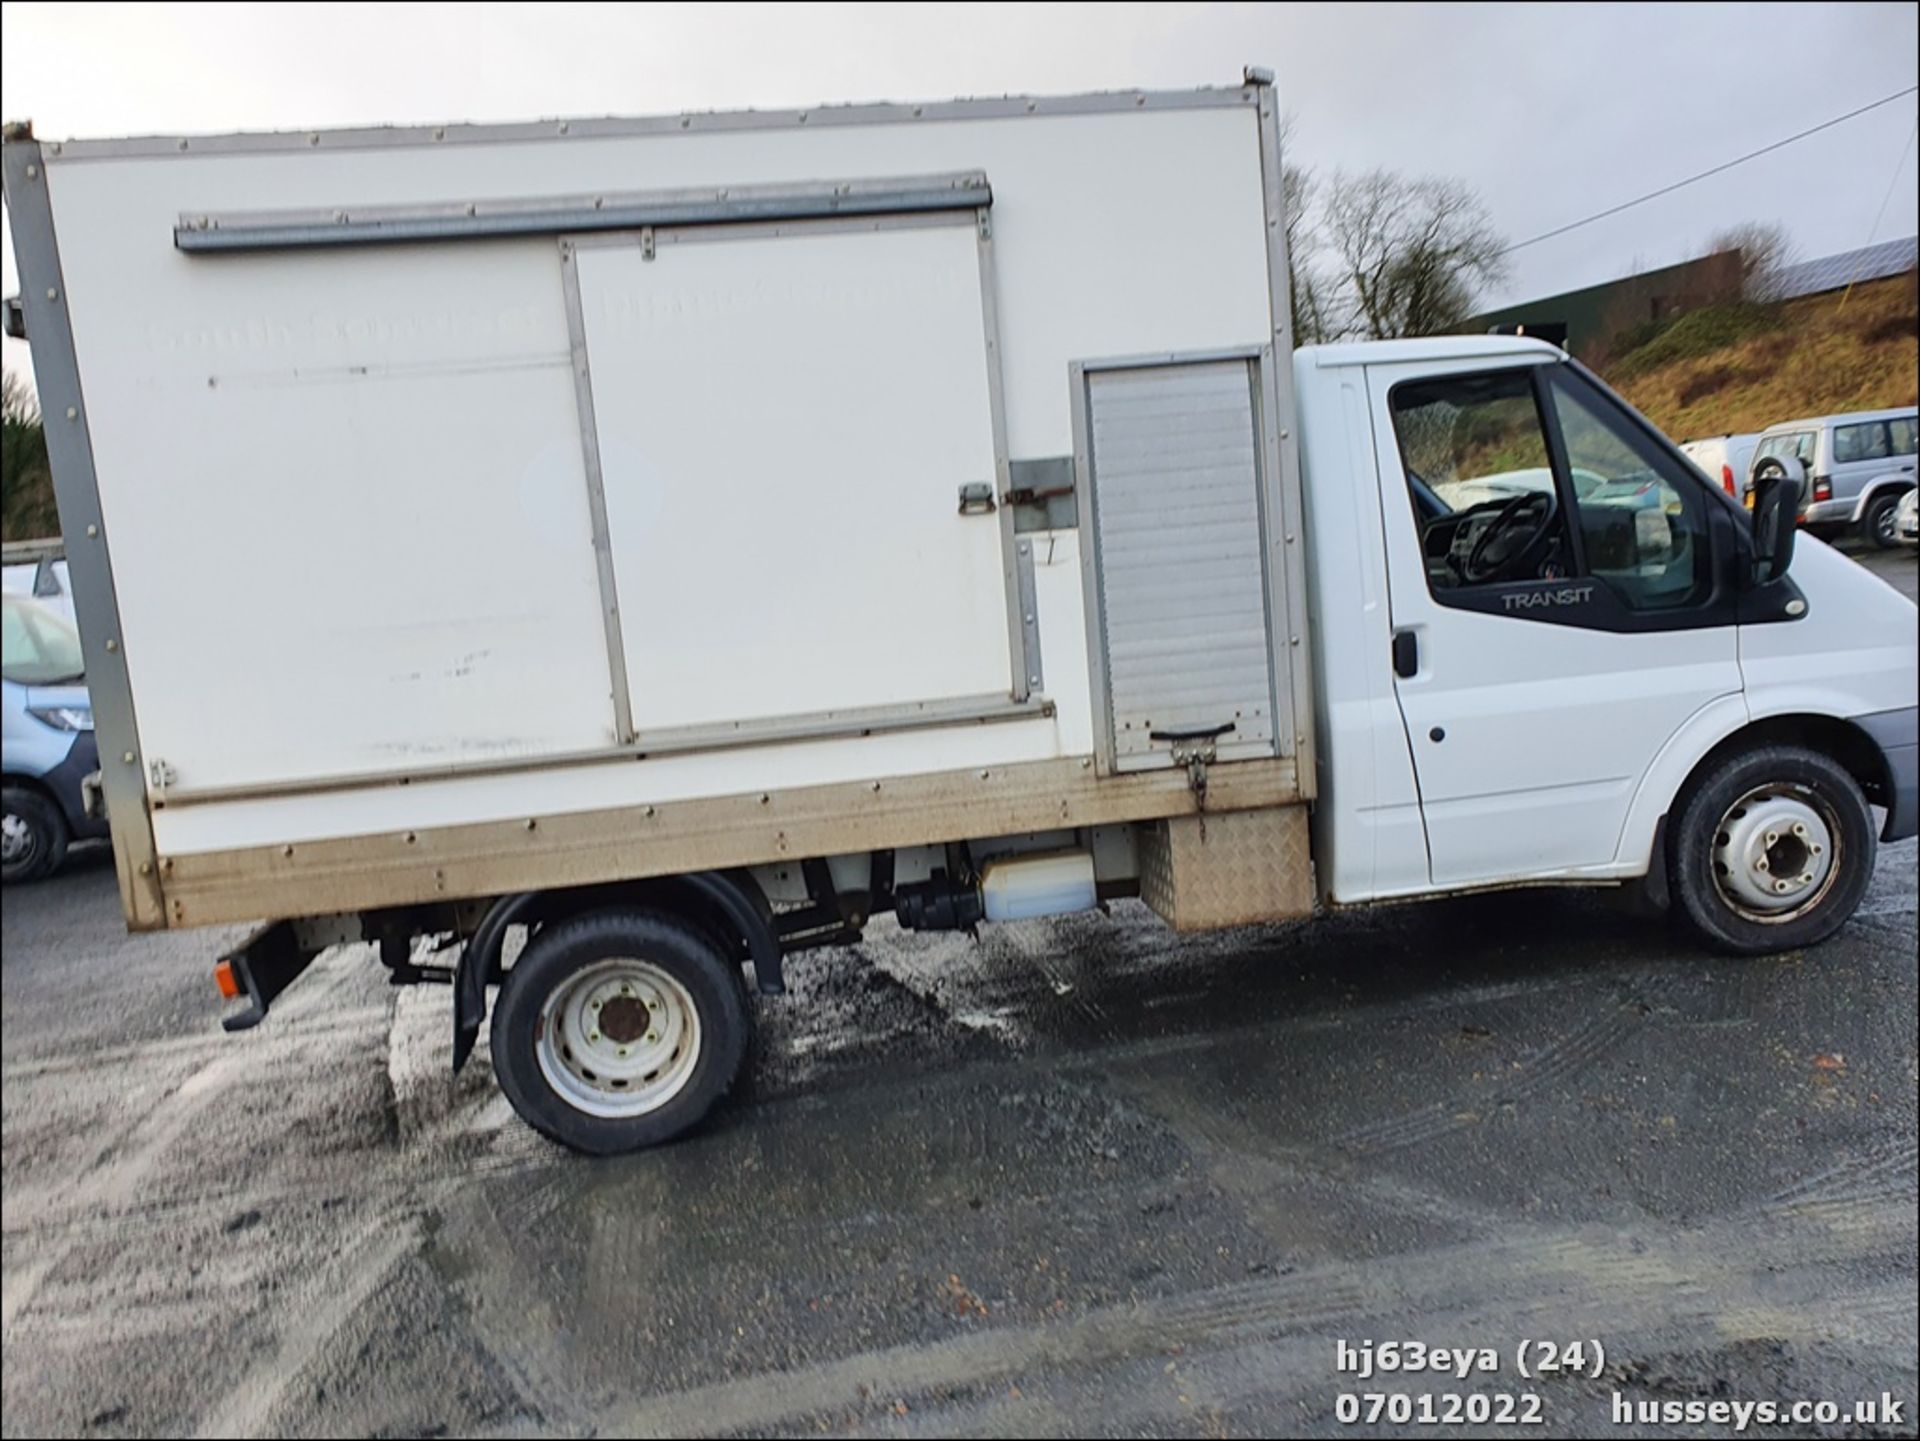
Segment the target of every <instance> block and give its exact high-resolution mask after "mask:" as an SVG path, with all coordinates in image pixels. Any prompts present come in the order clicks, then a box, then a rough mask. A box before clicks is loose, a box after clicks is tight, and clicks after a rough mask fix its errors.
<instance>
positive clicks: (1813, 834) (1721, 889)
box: [1668, 746, 1876, 956]
mask: <svg viewBox="0 0 1920 1441" xmlns="http://www.w3.org/2000/svg"><path fill="white" fill-rule="evenodd" d="M1670 838H1671V843H1670V845H1669V847H1668V866H1669V876H1668V881H1669V885H1670V887H1671V889H1672V892H1673V896H1674V898H1675V899H1676V900H1677V901H1678V902H1679V903H1680V910H1681V913H1682V915H1684V916H1685V918H1686V920H1687V922H1688V923H1689V924H1690V925H1691V926H1692V927H1693V929H1694V930H1696V931H1697V932H1699V933H1700V934H1701V935H1702V936H1703V937H1704V938H1705V939H1707V940H1708V941H1710V942H1712V943H1713V944H1714V945H1716V946H1718V947H1719V948H1720V949H1722V950H1726V951H1731V952H1733V953H1734V954H1736V955H1749V956H1750V955H1764V954H1767V953H1769V952H1773V951H1787V950H1795V949H1797V948H1799V947H1802V946H1811V945H1815V944H1818V943H1819V942H1820V941H1823V940H1825V939H1826V938H1827V937H1828V936H1830V935H1832V934H1833V933H1834V932H1835V931H1837V930H1838V929H1839V928H1840V927H1841V926H1842V925H1844V924H1845V923H1846V920H1847V918H1848V917H1849V916H1851V915H1852V914H1853V912H1854V908H1855V907H1857V906H1858V905H1859V904H1860V898H1861V896H1863V895H1864V894H1866V889H1867V883H1868V882H1869V881H1870V880H1871V879H1872V876H1873V861H1874V854H1875V850H1876V842H1875V837H1874V832H1873V812H1872V811H1871V810H1870V809H1869V808H1868V806H1867V799H1866V797H1865V796H1864V795H1863V794H1862V793H1861V791H1860V787H1859V785H1858V784H1857V783H1856V782H1855V781H1854V779H1853V777H1852V776H1851V775H1849V774H1847V772H1846V770H1845V768H1843V767H1842V766H1841V765H1840V764H1839V763H1838V762H1836V761H1834V760H1833V759H1831V758H1830V757H1828V756H1825V755H1822V754H1820V753H1819V752H1818V751H1811V750H1805V749H1802V748H1801V747H1798V746H1762V747H1758V748H1756V749H1754V750H1750V751H1743V752H1740V753H1738V754H1735V755H1732V756H1729V757H1727V758H1725V759H1724V760H1722V761H1720V762H1719V763H1718V764H1716V765H1715V766H1714V767H1713V768H1712V769H1711V770H1709V771H1707V772H1706V773H1705V774H1703V775H1701V776H1700V777H1699V778H1698V779H1697V780H1696V781H1695V782H1694V783H1693V784H1692V785H1691V786H1690V787H1689V788H1688V791H1687V794H1686V795H1685V796H1684V798H1683V799H1682V801H1681V804H1680V807H1679V810H1678V814H1677V819H1676V822H1675V824H1674V825H1673V827H1672V829H1671V831H1670Z"/></svg>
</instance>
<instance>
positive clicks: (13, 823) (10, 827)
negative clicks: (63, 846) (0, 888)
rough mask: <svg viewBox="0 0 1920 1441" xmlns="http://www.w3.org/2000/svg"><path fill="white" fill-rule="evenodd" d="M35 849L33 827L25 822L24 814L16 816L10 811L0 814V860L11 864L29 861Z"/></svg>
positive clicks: (36, 847)
mask: <svg viewBox="0 0 1920 1441" xmlns="http://www.w3.org/2000/svg"><path fill="white" fill-rule="evenodd" d="M37 849H39V847H38V846H37V844H36V843H35V841H34V836H33V827H32V826H30V825H28V824H27V818H26V817H25V816H17V815H15V814H14V813H13V812H12V811H8V812H7V813H6V815H5V816H0V862H5V863H6V864H7V865H10V866H11V865H14V864H17V863H24V862H26V861H30V860H32V859H33V854H34V852H35V851H36V850H37Z"/></svg>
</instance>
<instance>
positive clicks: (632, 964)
mask: <svg viewBox="0 0 1920 1441" xmlns="http://www.w3.org/2000/svg"><path fill="white" fill-rule="evenodd" d="M747 1029H748V1021H747V1009H746V1002H745V999H744V997H743V995H742V987H741V984H740V978H739V975H738V967H737V965H735V964H734V963H733V962H732V961H730V960H729V959H728V957H727V956H726V955H725V954H724V953H723V952H722V950H721V948H720V947H719V946H718V945H717V944H716V943H715V942H714V941H713V940H712V939H711V938H710V937H708V936H707V935H706V933H705V932H703V931H701V930H700V929H698V928H697V927H695V926H693V925H690V924H688V923H687V922H685V921H681V920H679V919H676V918H675V917H672V916H668V915H663V914H661V913H660V912H657V911H641V910H612V911H595V912H593V913H591V914H588V915H583V916H575V917H572V918H571V919H568V920H563V921H557V922H555V923H554V924H552V925H550V926H543V927H541V928H540V929H539V930H538V931H536V932H535V933H534V935H533V937H532V938H531V939H530V940H529V941H528V942H527V945H526V948H525V949H524V950H523V951H522V952H521V953H520V958H519V960H517V961H516V962H515V963H514V966H513V969H512V970H510V971H508V972H507V978H506V981H505V983H504V984H503V985H502V986H501V988H500V995H499V997H498V998H497V999H496V1000H495V1002H494V1006H493V1027H492V1030H491V1032H490V1033H489V1034H490V1039H491V1047H492V1054H493V1070H494V1074H495V1075H496V1076H497V1077H498V1078H499V1081H500V1088H501V1090H503V1091H505V1092H506V1094H507V1099H508V1100H509V1101H511V1102H512V1103H513V1108H514V1110H516V1111H517V1112H519V1113H520V1118H521V1119H522V1120H524V1121H526V1122H527V1124H528V1125H530V1126H532V1127H533V1128H534V1129H535V1130H537V1131H539V1132H540V1133H541V1134H542V1135H544V1136H547V1137H548V1138H549V1139H551V1140H555V1141H558V1142H560V1144H562V1145H563V1146H570V1147H572V1148H573V1149H574V1150H576V1151H586V1152H589V1153H590V1154H593V1155H611V1154H613V1153H615V1152H619V1151H632V1150H638V1149H639V1148H641V1147H643V1146H653V1145H658V1144H659V1143H660V1142H662V1141H667V1140H671V1139H672V1138H673V1137H675V1136H677V1135H679V1134H680V1133H681V1132H682V1131H685V1130H687V1129H688V1128H689V1127H691V1126H693V1125H695V1124H696V1123H698V1122H699V1121H700V1119H701V1118H702V1117H704V1116H705V1115H706V1113H707V1111H708V1110H709V1109H710V1108H711V1107H712V1106H713V1103H714V1102H715V1101H717V1100H719V1098H720V1097H721V1096H722V1095H723V1094H724V1093H725V1092H726V1090H727V1089H728V1087H730V1086H731V1085H732V1084H733V1081H734V1078H735V1077H736V1076H737V1075H738V1074H739V1071H740V1066H741V1062H742V1061H743V1059H744V1058H745V1056H746V1052H747Z"/></svg>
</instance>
